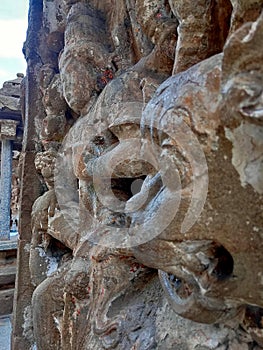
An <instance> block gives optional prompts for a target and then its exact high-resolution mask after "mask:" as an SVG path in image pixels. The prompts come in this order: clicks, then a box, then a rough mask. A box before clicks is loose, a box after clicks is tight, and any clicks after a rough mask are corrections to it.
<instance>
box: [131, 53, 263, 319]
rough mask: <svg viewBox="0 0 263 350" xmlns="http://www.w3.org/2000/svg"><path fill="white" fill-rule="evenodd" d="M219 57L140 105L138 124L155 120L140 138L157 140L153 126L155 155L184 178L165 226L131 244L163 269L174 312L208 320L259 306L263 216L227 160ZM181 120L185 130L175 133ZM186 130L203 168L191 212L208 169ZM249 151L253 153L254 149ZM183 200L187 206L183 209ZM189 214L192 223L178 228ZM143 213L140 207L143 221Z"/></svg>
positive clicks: (176, 79) (148, 262)
mask: <svg viewBox="0 0 263 350" xmlns="http://www.w3.org/2000/svg"><path fill="white" fill-rule="evenodd" d="M221 57H222V56H220V55H219V56H215V57H212V58H210V59H208V60H206V61H204V62H202V63H201V64H199V65H196V66H195V67H193V68H192V69H190V70H188V71H186V72H184V73H181V74H179V75H176V76H174V77H171V78H170V79H168V80H167V81H166V82H165V83H164V84H162V85H161V86H160V88H159V89H158V90H157V93H156V95H155V97H154V98H153V99H152V100H151V101H150V103H149V104H148V106H147V107H146V109H145V110H144V113H143V124H146V125H152V126H153V127H152V130H151V128H150V132H149V133H147V132H146V137H148V138H149V137H150V138H151V140H152V141H153V142H156V138H155V140H154V134H155V133H154V130H153V128H156V129H157V130H158V134H159V142H160V143H159V146H160V147H161V149H162V151H161V153H160V156H161V157H164V159H165V157H166V159H167V164H169V166H170V167H168V168H167V170H168V173H169V169H170V170H171V171H173V166H174V165H175V166H177V168H178V172H179V174H180V175H181V174H182V175H181V176H183V175H187V173H188V176H186V181H185V182H184V183H183V182H182V187H181V192H180V194H181V198H180V199H181V204H180V207H179V209H178V212H177V213H175V215H174V217H173V220H171V222H170V224H169V226H168V227H167V228H166V229H165V230H164V231H163V232H162V233H161V234H160V235H159V236H158V237H157V238H156V239H154V240H152V241H151V242H148V243H146V244H144V245H141V246H138V247H135V248H134V254H135V256H136V257H137V258H138V260H140V261H141V262H142V263H143V264H145V265H147V266H150V267H154V268H158V269H160V270H162V271H165V272H162V271H161V272H160V279H161V282H162V285H163V288H164V290H165V293H166V295H167V297H168V299H169V300H170V302H171V305H172V307H173V308H174V310H175V311H176V312H177V313H179V314H181V315H182V316H185V317H188V318H190V319H193V320H195V321H198V322H207V323H211V322H216V321H221V320H222V319H224V318H227V317H233V316H234V315H236V313H237V311H238V309H239V307H242V305H245V304H254V305H258V306H260V307H262V306H263V295H262V293H261V292H260V289H261V288H262V272H261V269H262V266H263V265H262V264H263V261H262V254H261V253H260V251H261V249H262V246H263V242H262V233H260V230H261V228H260V227H261V226H262V217H261V218H260V217H258V216H257V214H256V212H257V209H256V208H257V206H259V205H260V200H261V197H260V196H259V195H258V194H257V193H255V192H254V191H253V189H252V188H246V189H244V188H242V186H241V183H240V180H239V177H238V175H237V173H236V170H235V168H234V166H233V165H234V164H232V163H231V158H232V154H231V147H229V142H228V141H227V138H226V136H227V135H225V132H224V129H223V128H222V126H224V125H223V124H222V121H223V120H224V119H225V118H224V117H225V116H224V115H221V114H220V108H219V107H220V103H221V95H220V74H221V72H220V70H221ZM234 108H235V106H234ZM183 125H184V126H186V127H185V130H186V132H185V134H183V132H180V128H182V126H183ZM172 130H174V131H175V132H174V133H172ZM178 130H179V131H178ZM181 130H184V129H181ZM187 131H189V134H187ZM192 134H195V135H196V136H197V137H198V142H199V147H200V148H201V150H203V151H204V154H205V157H206V164H207V166H208V174H209V187H208V196H207V199H206V201H204V202H203V210H202V211H201V212H199V215H198V216H197V217H195V214H196V213H197V212H196V207H198V205H199V204H200V203H202V200H201V201H200V198H201V197H202V193H203V191H202V190H201V191H199V192H198V191H197V188H198V187H199V185H197V186H196V181H197V180H199V181H198V182H197V184H202V183H204V182H202V179H205V176H206V175H207V173H206V171H205V169H203V172H202V169H200V167H198V163H199V164H200V161H198V162H195V157H197V154H198V153H197V151H196V150H197V148H198V145H195V144H194V143H193V139H192V138H191V137H190V136H192ZM244 135H245V134H244V133H243V136H244ZM247 135H249V134H247ZM173 136H174V137H173ZM188 137H189V142H188V145H189V147H187V139H188ZM238 147H239V148H240V153H244V152H245V150H244V149H242V145H238ZM183 148H184V149H183ZM261 150H262V148H261ZM251 152H252V153H250V155H251V154H255V153H253V152H255V149H253V150H252V149H251ZM256 152H259V150H256ZM200 159H201V158H200ZM195 163H196V164H197V166H196V164H195ZM189 166H190V169H189ZM182 169H185V173H184V172H183V171H182ZM261 174H262V173H261ZM189 175H190V177H189ZM258 175H259V176H260V177H261V178H262V175H260V173H259V174H258ZM187 179H188V180H187ZM189 179H190V181H189ZM183 180H185V179H183ZM165 190H166V191H168V192H169V190H170V189H169V186H165V185H163V187H162V191H161V193H162V194H163V195H160V191H159V192H158V193H157V194H156V201H158V200H159V201H161V202H162V204H163V205H165V203H166V202H167V201H168V198H169V197H168V196H166V195H165V194H164V193H165ZM203 190H205V188H204V187H203ZM174 195H176V192H174ZM177 195H178V193H177ZM201 199H202V198H201ZM193 203H195V204H194V206H192V205H193ZM198 203H199V204H198ZM249 203H253V207H252V206H251V205H249ZM256 203H257V204H256ZM188 206H190V207H191V209H190V210H188V211H187V207H188ZM168 208H169V206H168ZM149 213H151V212H150V211H149ZM151 214H152V213H151ZM189 214H190V216H191V215H192V216H193V217H194V219H195V220H194V225H192V226H191V225H190V226H189V225H188V229H187V230H184V229H183V227H184V223H185V218H186V217H187V218H188V219H189V216H188V215H189ZM147 215H148V214H147V210H146V214H145V219H144V220H145V222H147V219H148V218H147ZM166 215H169V209H168V211H166ZM256 217H257V219H255V218H256ZM251 252H253V254H251ZM259 266H261V267H259ZM251 271H253V274H251ZM251 286H253V287H252V288H251ZM255 286H257V287H256V288H255Z"/></svg>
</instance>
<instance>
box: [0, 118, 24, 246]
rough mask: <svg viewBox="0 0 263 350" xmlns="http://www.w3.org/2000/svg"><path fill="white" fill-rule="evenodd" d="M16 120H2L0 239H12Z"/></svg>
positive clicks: (0, 130) (0, 124)
mask: <svg viewBox="0 0 263 350" xmlns="http://www.w3.org/2000/svg"><path fill="white" fill-rule="evenodd" d="M18 123H19V122H18V121H16V120H11V119H10V120H9V119H1V120H0V139H1V141H2V151H1V181H0V240H1V241H3V240H8V239H10V204H11V184H12V140H14V139H15V138H16V127H17V124H18Z"/></svg>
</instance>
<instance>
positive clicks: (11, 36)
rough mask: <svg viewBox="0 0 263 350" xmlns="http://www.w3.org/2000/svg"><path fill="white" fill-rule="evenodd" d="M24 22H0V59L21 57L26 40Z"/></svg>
mask: <svg viewBox="0 0 263 350" xmlns="http://www.w3.org/2000/svg"><path fill="white" fill-rule="evenodd" d="M26 30H27V22H26V21H25V20H19V19H17V20H0V33H1V36H0V48H1V49H0V57H3V58H9V57H22V56H23V54H22V47H23V43H24V41H25V39H26Z"/></svg>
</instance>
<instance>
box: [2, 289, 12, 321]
mask: <svg viewBox="0 0 263 350" xmlns="http://www.w3.org/2000/svg"><path fill="white" fill-rule="evenodd" d="M13 299H14V288H13V289H6V290H0V305H1V308H0V316H4V315H11V313H12V311H13Z"/></svg>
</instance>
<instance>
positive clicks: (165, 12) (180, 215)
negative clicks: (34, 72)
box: [29, 0, 263, 350]
mask: <svg viewBox="0 0 263 350" xmlns="http://www.w3.org/2000/svg"><path fill="white" fill-rule="evenodd" d="M48 3H49V2H48V1H47V2H46V1H45V11H44V18H45V16H48V13H49V11H50V9H51V8H52V6H51V5H50V4H48ZM254 3H255V4H256V5H255V7H254V5H253V4H254ZM55 4H56V8H57V7H58V6H60V9H59V10H58V9H57V10H56V13H59V14H60V16H59V19H57V21H58V22H57V23H55V24H54V25H52V23H51V22H52V21H51V19H50V18H51V17H50V18H49V19H48V21H47V19H46V21H44V22H43V26H44V27H45V26H47V27H48V33H49V34H48V37H49V38H50V42H49V46H48V47H49V50H50V49H51V47H52V45H53V44H54V45H55V42H56V40H55V38H56V37H57V36H56V35H58V36H59V34H58V33H61V32H62V31H63V26H64V25H65V33H64V34H65V42H64V47H63V49H62V50H61V51H60V52H59V47H60V46H61V41H58V42H57V45H55V46H56V47H55V48H56V49H54V50H53V51H52V54H50V62H49V59H48V57H49V56H48V55H49V54H48V53H47V55H46V56H45V54H44V52H45V51H43V45H42V46H41V48H40V50H41V52H42V54H43V55H44V56H45V57H46V59H45V60H43V65H42V66H41V68H40V70H39V76H38V84H39V89H40V92H41V98H40V99H39V100H41V102H42V107H41V108H42V109H41V108H39V111H41V110H42V111H43V112H44V113H42V114H41V113H39V116H40V117H39V116H38V118H39V120H40V126H39V127H38V126H37V125H36V128H37V131H38V137H39V143H38V149H39V152H38V154H37V156H36V158H35V166H36V169H37V171H38V172H39V175H40V177H41V179H42V187H43V190H44V193H42V194H41V196H40V197H39V198H38V199H37V200H36V201H35V203H34V205H33V208H32V219H31V224H32V241H31V247H30V259H29V266H30V273H31V281H32V284H33V285H34V287H35V291H34V293H33V297H32V315H33V316H32V320H33V328H34V339H35V342H36V346H37V348H38V349H40V350H41V349H43V350H44V349H72V350H73V349H78V350H79V349H91V348H93V349H113V348H115V349H138V350H142V349H183V348H189V349H198V348H200V349H201V348H208V349H227V348H231V347H232V348H233V349H234V348H235V347H236V348H237V347H238V346H239V345H240V346H241V345H242V346H244V348H248V347H249V348H251V349H254V348H255V349H256V346H262V342H263V340H262V339H263V336H262V308H263V296H262V291H261V290H262V266H263V261H262V257H261V255H262V254H261V250H262V244H263V241H262V232H261V227H262V216H260V214H259V209H258V208H260V205H261V201H262V197H261V196H262V186H263V185H262V154H263V152H262V130H261V128H262V123H261V119H262V115H261V114H262V106H261V104H262V77H261V76H262V50H260V49H259V47H261V46H262V44H261V42H262V23H263V17H262V15H261V16H259V13H260V8H261V4H260V2H249V5H248V3H246V4H243V2H241V1H240V2H234V1H232V2H231V3H230V1H227V2H223V1H217V2H214V1H198V2H193V1H184V2H182V1H172V0H171V1H159V0H156V1H148V0H144V1H135V0H126V1H124V0H118V1H117V0H116V1H113V0H112V1H103V2H101V1H95V0H94V1H93V0H92V1H89V2H87V1H68V0H67V1H66V0H64V1H62V0H61V1H58V0H57V1H56V2H55ZM231 4H232V6H233V8H234V10H232V6H231ZM251 8H253V9H255V11H254V10H253V14H251V12H250V9H251ZM241 13H242V14H243V13H245V14H246V15H245V18H247V19H248V20H254V21H255V22H253V23H251V22H249V23H245V24H244V25H243V26H241V24H242V23H241V22H242V21H241V20H240V17H239V16H240V14H241ZM254 16H255V18H254ZM247 19H246V20H244V22H246V21H247ZM54 21H55V19H54ZM239 26H241V27H240V29H238V30H237V31H236V29H237V28H238V27H239ZM52 28H53V30H54V33H56V35H55V34H54V35H53V34H52ZM42 29H43V27H42ZM218 33H220V34H218ZM230 34H232V35H230ZM218 35H220V37H218ZM227 37H228V39H227ZM52 38H53V39H52ZM52 43H53V44H52ZM51 44H52V45H51ZM54 55H56V59H57V64H56V63H55V61H54V57H55V56H54ZM41 57H42V56H41ZM172 74H173V75H172ZM171 75H172V76H171ZM156 89H157V90H156ZM36 124H37V123H36ZM208 179H209V182H208ZM207 191H208V193H207ZM252 271H253V273H252ZM251 286H253V287H251ZM177 315H179V316H177ZM181 316H183V317H184V318H187V319H190V321H188V320H183V319H181ZM192 321H196V322H198V324H196V325H195V323H192ZM199 323H203V325H202V324H199ZM214 323H216V324H217V325H216V326H215V325H214ZM207 324H210V325H209V326H208V325H207ZM178 325H183V326H182V328H185V329H184V330H181V329H179V328H180V327H179V326H178ZM175 329H176V331H174V330H175ZM256 344H257V345H256ZM31 345H32V346H33V344H31Z"/></svg>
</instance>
